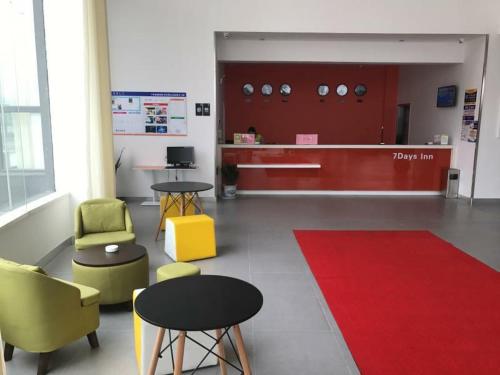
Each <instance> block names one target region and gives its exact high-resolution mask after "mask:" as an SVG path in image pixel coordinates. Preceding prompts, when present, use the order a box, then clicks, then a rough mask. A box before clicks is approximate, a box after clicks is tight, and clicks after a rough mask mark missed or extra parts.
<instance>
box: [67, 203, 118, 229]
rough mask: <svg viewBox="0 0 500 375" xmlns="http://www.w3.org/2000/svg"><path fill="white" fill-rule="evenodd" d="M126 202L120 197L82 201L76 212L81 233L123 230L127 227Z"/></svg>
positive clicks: (76, 219)
mask: <svg viewBox="0 0 500 375" xmlns="http://www.w3.org/2000/svg"><path fill="white" fill-rule="evenodd" d="M125 207H126V205H125V202H123V201H121V200H119V199H104V198H102V199H91V200H88V201H85V202H82V203H81V204H80V205H79V206H78V207H77V208H76V213H75V223H76V222H77V221H79V223H80V224H81V225H80V226H79V228H78V227H77V231H76V232H77V234H78V229H79V230H80V231H81V233H80V234H81V235H83V234H89V233H103V232H116V231H122V230H125V229H126V228H125V227H126V223H125Z"/></svg>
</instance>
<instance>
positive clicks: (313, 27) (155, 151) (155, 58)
mask: <svg viewBox="0 0 500 375" xmlns="http://www.w3.org/2000/svg"><path fill="white" fill-rule="evenodd" d="M107 4H108V22H109V24H108V27H109V34H110V35H109V44H110V58H111V84H112V89H113V90H138V91H139V90H140V91H166V90H168V91H186V92H187V93H188V100H189V107H188V111H189V115H188V132H189V135H188V137H185V138H181V139H179V138H175V139H174V138H153V137H127V136H122V137H115V153H118V151H119V150H120V148H121V147H126V151H125V152H126V153H125V163H124V165H123V166H122V168H123V170H122V171H120V173H119V176H118V194H119V195H125V196H147V195H149V194H150V190H149V185H150V182H147V180H146V176H143V175H141V174H140V173H138V172H134V171H132V170H131V168H130V167H131V166H132V165H134V164H139V163H153V162H155V161H156V162H157V164H161V163H162V161H163V160H162V159H163V157H164V147H165V146H166V145H167V144H191V145H193V146H195V148H196V150H197V155H196V156H197V159H198V161H199V163H198V164H200V170H199V171H198V172H196V174H195V175H193V178H196V179H198V180H201V181H207V182H214V181H215V173H214V172H215V144H216V124H215V116H211V117H195V116H194V103H195V102H209V103H211V104H212V108H214V103H215V100H216V99H215V98H216V95H215V91H216V90H215V85H216V79H215V70H216V69H215V61H216V53H215V47H214V44H215V36H214V33H215V32H217V31H230V32H237V31H241V32H296V33H347V34H363V33H375V34H434V33H436V34H486V33H494V32H497V31H498V19H497V18H498V14H499V13H500V2H498V1H496V0H480V1H474V2H470V1H462V0H460V1H459V2H458V4H457V1H456V0H442V1H439V2H436V1H434V0H422V1H418V2H415V1H414V2H408V1H400V0H381V1H377V2H372V1H368V0H353V1H340V0H334V1H333V0H313V1H308V2H304V1H298V0H293V1H291V0H286V1H285V0H275V1H272V2H270V1H266V0H254V1H243V0H219V1H217V2H206V1H202V0H183V1H173V0H144V1H136V0H108V1H107ZM485 110H486V108H485ZM212 112H213V111H212ZM210 194H211V195H213V192H210Z"/></svg>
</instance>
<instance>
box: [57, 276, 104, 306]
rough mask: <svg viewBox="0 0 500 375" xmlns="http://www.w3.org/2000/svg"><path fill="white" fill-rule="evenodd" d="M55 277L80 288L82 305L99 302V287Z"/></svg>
mask: <svg viewBox="0 0 500 375" xmlns="http://www.w3.org/2000/svg"><path fill="white" fill-rule="evenodd" d="M53 279H56V280H59V281H61V282H63V283H65V284H68V285H71V286H74V287H76V288H78V289H79V290H80V300H81V304H82V306H90V305H93V304H94V303H99V297H100V294H101V292H99V291H98V290H97V289H94V288H91V287H90V286H86V285H82V284H77V283H72V282H69V281H66V280H63V279H58V278H56V277H53Z"/></svg>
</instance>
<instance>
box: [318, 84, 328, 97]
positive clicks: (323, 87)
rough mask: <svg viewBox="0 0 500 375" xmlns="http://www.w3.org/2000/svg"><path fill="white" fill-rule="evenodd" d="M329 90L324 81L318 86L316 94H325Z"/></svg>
mask: <svg viewBox="0 0 500 375" xmlns="http://www.w3.org/2000/svg"><path fill="white" fill-rule="evenodd" d="M329 92H330V87H328V85H327V84H326V83H322V84H321V85H319V86H318V95H319V96H327V95H328V93H329Z"/></svg>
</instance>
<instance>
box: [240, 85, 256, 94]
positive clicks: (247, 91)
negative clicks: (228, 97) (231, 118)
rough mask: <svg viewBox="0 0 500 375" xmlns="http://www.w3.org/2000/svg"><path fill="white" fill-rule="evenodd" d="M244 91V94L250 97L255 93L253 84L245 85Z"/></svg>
mask: <svg viewBox="0 0 500 375" xmlns="http://www.w3.org/2000/svg"><path fill="white" fill-rule="evenodd" d="M242 90H243V94H245V95H246V96H250V95H252V94H253V91H254V89H253V85H252V84H251V83H245V84H244V85H243V88H242Z"/></svg>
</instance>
